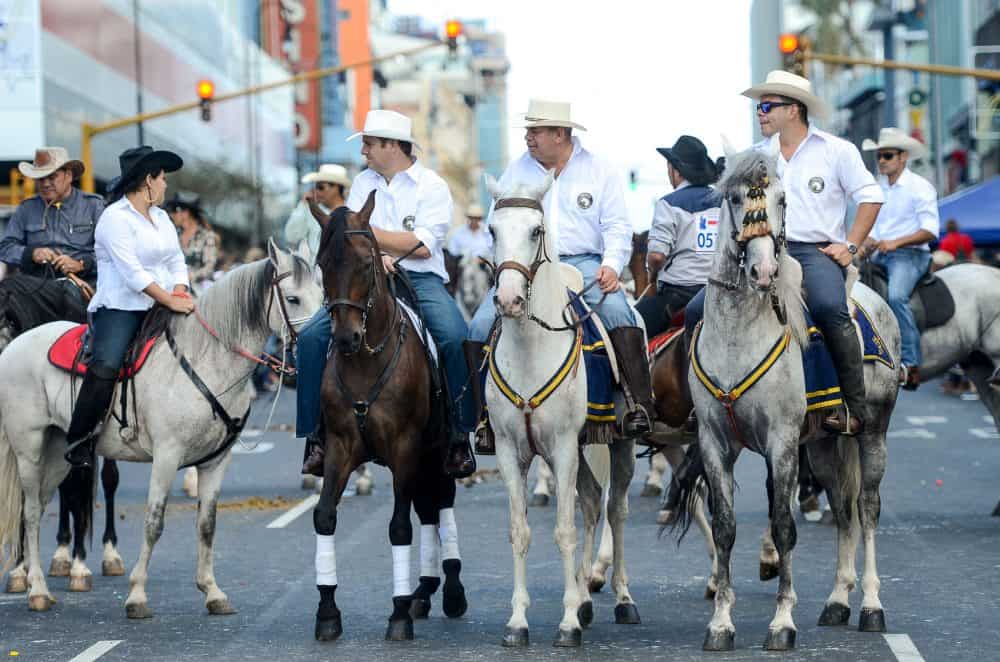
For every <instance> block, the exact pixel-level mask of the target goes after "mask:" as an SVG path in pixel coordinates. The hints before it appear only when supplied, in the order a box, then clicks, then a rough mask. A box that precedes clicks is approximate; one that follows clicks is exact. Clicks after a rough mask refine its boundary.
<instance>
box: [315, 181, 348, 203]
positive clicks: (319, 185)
mask: <svg viewBox="0 0 1000 662" xmlns="http://www.w3.org/2000/svg"><path fill="white" fill-rule="evenodd" d="M316 200H317V201H318V202H319V203H321V204H323V205H324V206H326V207H327V208H329V209H334V208H336V207H338V206H340V205H342V204H343V199H342V198H341V197H340V186H339V185H338V184H331V183H330V182H316Z"/></svg>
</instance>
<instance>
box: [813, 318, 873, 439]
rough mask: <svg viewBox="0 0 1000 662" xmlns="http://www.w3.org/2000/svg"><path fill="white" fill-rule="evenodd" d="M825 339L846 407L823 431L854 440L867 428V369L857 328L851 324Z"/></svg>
mask: <svg viewBox="0 0 1000 662" xmlns="http://www.w3.org/2000/svg"><path fill="white" fill-rule="evenodd" d="M824 337H825V338H826V345H827V347H828V348H829V350H830V356H831V357H832V358H833V365H834V366H835V367H836V368H837V376H838V377H839V378H840V392H841V394H842V395H843V397H844V407H837V408H836V409H834V412H835V413H833V414H831V415H829V416H827V417H826V418H824V419H823V429H824V430H826V431H827V432H834V433H836V434H842V435H846V436H848V437H853V436H854V435H856V434H858V433H860V432H861V431H863V430H864V428H865V422H864V419H863V418H862V417H863V415H864V411H865V365H864V362H863V360H862V358H861V347H860V346H859V344H858V335H857V333H856V332H855V331H854V324H852V323H847V324H845V325H844V326H843V327H841V328H839V329H833V330H831V332H830V333H829V334H826V333H824Z"/></svg>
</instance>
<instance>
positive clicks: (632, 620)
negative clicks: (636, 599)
mask: <svg viewBox="0 0 1000 662" xmlns="http://www.w3.org/2000/svg"><path fill="white" fill-rule="evenodd" d="M615 623H616V624H618V625H639V624H640V623H642V621H641V620H640V619H639V610H638V609H637V608H636V606H635V604H634V603H632V602H623V603H622V604H620V605H615Z"/></svg>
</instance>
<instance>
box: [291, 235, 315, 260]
mask: <svg viewBox="0 0 1000 662" xmlns="http://www.w3.org/2000/svg"><path fill="white" fill-rule="evenodd" d="M295 252H296V253H298V254H299V257H301V258H302V259H303V260H305V261H306V262H308V263H309V264H312V263H313V258H314V257H315V256H314V255H313V253H312V248H311V247H310V246H309V240H308V239H303V240H302V241H300V242H299V245H298V246H297V247H296V248H295Z"/></svg>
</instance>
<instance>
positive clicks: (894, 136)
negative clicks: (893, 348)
mask: <svg viewBox="0 0 1000 662" xmlns="http://www.w3.org/2000/svg"><path fill="white" fill-rule="evenodd" d="M861 148H862V149H864V150H866V151H875V152H876V153H877V155H878V171H879V173H880V176H879V184H880V185H881V186H882V191H883V192H884V193H885V204H884V205H882V209H880V210H879V213H878V220H876V221H875V228H874V229H873V230H872V234H871V238H869V239H868V241H866V242H865V246H864V249H863V252H866V253H868V252H871V253H873V254H872V256H871V261H872V262H874V263H875V264H878V265H880V266H882V267H883V268H884V269H885V271H886V275H887V276H888V278H889V307H890V308H892V312H893V313H894V314H895V315H896V319H897V320H898V321H899V332H900V335H901V337H902V341H903V356H902V358H901V360H902V363H903V366H904V368H905V369H906V376H905V380H904V382H903V388H905V389H907V390H911V391H912V390H915V389H916V388H917V387H918V386H920V367H919V366H920V359H921V355H920V331H919V330H918V329H917V323H916V321H915V320H914V319H913V311H911V310H910V296H911V295H912V294H913V288H914V287H916V285H917V281H919V280H920V279H921V277H923V275H924V274H925V273H927V269H928V267H929V266H930V263H931V252H930V247H929V246H928V242H930V241H934V240H936V239H937V238H938V233H939V232H940V231H941V221H940V218H939V216H938V206H937V191H936V190H935V189H934V185H933V184H931V183H930V182H929V181H927V180H926V179H924V178H923V177H921V176H920V175H918V174H917V173H915V172H913V171H912V170H910V169H909V168H908V167H907V165H908V163H909V160H910V159H919V158H921V157H923V156H924V155H925V154H926V152H927V150H926V149H925V148H924V145H923V143H921V142H920V141H919V140H917V139H916V138H911V137H910V136H908V135H906V133H905V132H903V131H900V130H899V129H897V128H895V127H886V128H884V129H882V130H881V131H879V134H878V142H876V141H874V140H869V139H865V141H864V142H863V143H861Z"/></svg>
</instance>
